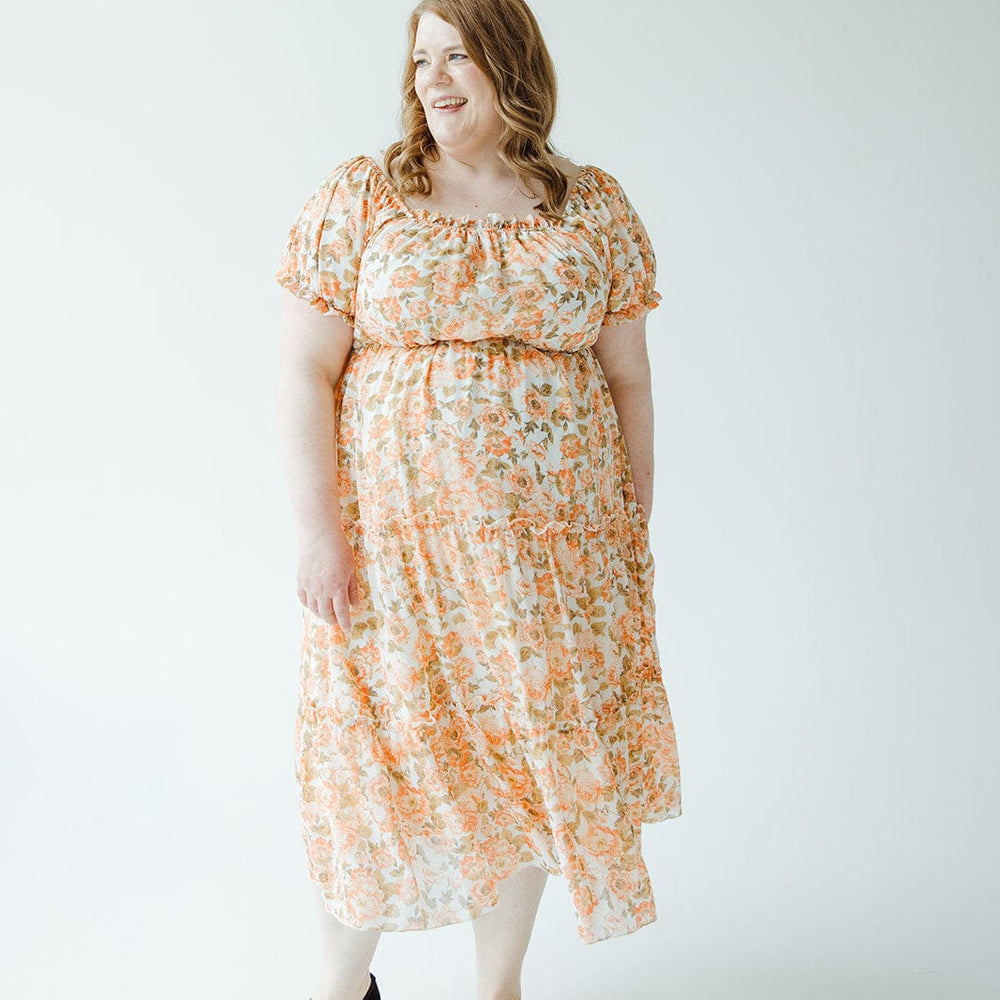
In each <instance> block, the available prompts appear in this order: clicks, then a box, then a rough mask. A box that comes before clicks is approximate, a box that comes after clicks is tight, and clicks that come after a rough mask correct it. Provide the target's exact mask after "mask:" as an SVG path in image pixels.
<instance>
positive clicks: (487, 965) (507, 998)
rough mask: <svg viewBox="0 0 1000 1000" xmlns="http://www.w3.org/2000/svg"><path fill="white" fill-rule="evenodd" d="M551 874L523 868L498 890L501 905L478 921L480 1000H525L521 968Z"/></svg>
mask: <svg viewBox="0 0 1000 1000" xmlns="http://www.w3.org/2000/svg"><path fill="white" fill-rule="evenodd" d="M547 879H548V872H546V871H545V870H544V869H543V868H538V867H536V866H535V865H531V866H529V867H525V868H521V869H520V870H519V871H516V872H514V874H513V875H511V876H510V877H509V878H506V879H504V881H503V882H501V883H500V885H499V886H497V890H498V893H499V896H500V903H499V905H498V906H496V907H494V909H492V910H490V912H489V913H484V914H483V915H482V916H481V917H476V919H475V920H473V921H472V929H473V931H474V933H475V937H476V1000H521V965H522V963H523V962H524V956H525V953H526V952H527V950H528V941H529V940H530V938H531V931H532V928H533V927H534V925H535V915H536V914H537V913H538V904H539V903H540V902H541V900H542V893H543V892H544V891H545V883H546V881H547Z"/></svg>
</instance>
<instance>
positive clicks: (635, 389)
mask: <svg viewBox="0 0 1000 1000" xmlns="http://www.w3.org/2000/svg"><path fill="white" fill-rule="evenodd" d="M594 353H595V354H596V355H597V360H598V361H599V362H600V364H601V368H602V370H603V371H604V377H605V379H606V380H607V383H608V387H609V388H610V389H611V396H612V398H613V399H614V403H615V410H616V411H617V413H618V422H619V423H620V424H621V428H622V435H623V436H624V438H625V447H626V449H627V451H628V459H629V465H630V466H631V469H632V481H633V483H634V485H635V497H636V502H637V503H638V504H639V506H640V507H641V508H642V512H643V519H644V520H645V521H647V522H648V521H649V517H650V514H651V512H652V508H653V394H652V380H651V377H650V369H649V355H648V354H647V351H646V317H645V316H642V317H640V318H639V319H637V320H630V321H628V322H627V323H619V324H616V325H614V326H610V327H607V328H606V329H604V330H602V331H601V333H600V335H599V336H598V338H597V340H596V342H595V343H594Z"/></svg>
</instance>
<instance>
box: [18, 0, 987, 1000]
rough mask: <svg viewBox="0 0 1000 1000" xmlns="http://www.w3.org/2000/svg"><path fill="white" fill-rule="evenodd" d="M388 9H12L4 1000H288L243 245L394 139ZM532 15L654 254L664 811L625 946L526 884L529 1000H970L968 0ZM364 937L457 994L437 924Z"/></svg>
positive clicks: (402, 984) (307, 913) (260, 426)
mask: <svg viewBox="0 0 1000 1000" xmlns="http://www.w3.org/2000/svg"><path fill="white" fill-rule="evenodd" d="M410 6H411V5H410V3H408V2H407V3H403V2H400V0H389V2H387V0H381V2H380V3H378V4H375V3H364V4H359V3H346V2H329V3H310V2H284V3H281V4H279V3H277V2H272V3H262V2H259V0H258V2H246V0H244V2H241V3H236V2H232V0H230V2H224V0H201V2H200V3H198V4H197V5H196V4H194V3H193V2H191V0H180V2H177V3H173V4H161V5H152V4H137V3H124V2H122V0H105V2H99V0H95V2H92V3H88V4H71V3H68V2H65V0H63V2H58V0H57V2H55V3H50V4H47V5H29V4H18V5H17V6H16V7H15V6H14V5H13V4H7V5H5V9H4V11H3V15H2V20H3V30H2V32H0V34H2V35H3V41H2V43H0V44H2V46H3V51H2V52H0V55H2V59H0V67H2V69H0V73H2V74H3V80H2V82H3V84H4V88H3V92H4V94H5V95H6V103H7V108H6V110H5V115H4V119H5V123H6V124H5V126H4V128H5V131H6V142H5V148H6V153H5V155H4V157H3V160H2V170H3V175H4V176H3V181H4V182H3V185H2V192H3V193H2V198H3V203H2V206H3V221H4V225H3V241H2V242H3V261H2V268H0V274H2V279H3V281H4V285H5V294H4V306H5V308H4V331H5V332H4V338H3V342H4V355H3V356H4V364H3V366H2V368H0V380H2V382H0V389H2V392H0V407H2V418H3V423H2V426H3V454H2V456H0V461H2V466H0V468H2V470H3V476H4V487H3V490H2V500H0V503H2V504H3V511H2V523H3V529H4V539H3V558H2V560H0V574H2V579H0V601H2V605H3V615H2V639H0V655H2V666H3V708H2V720H0V721H2V734H3V735H2V740H3V743H2V752H3V758H2V761H3V763H2V788H0V794H2V804H3V814H4V815H3V822H2V824H0V838H2V842H0V846H2V852H0V877H2V884H3V891H2V893H0V900H2V902H0V906H2V913H0V917H2V925H0V935H2V939H3V941H4V950H5V952H6V957H5V959H4V962H3V966H2V969H0V995H2V996H3V997H4V998H5V1000H39V998H43V997H73V998H74V1000H97V998H102V1000H103V998H115V1000H118V998H120V1000H166V998H170V1000H176V998H177V997H186V998H195V1000H201V998H205V1000H209V998H212V1000H224V998H233V1000H235V998H240V1000H277V998H285V1000H305V998H306V996H307V994H308V990H309V989H311V986H312V983H313V981H314V976H315V972H316V968H315V956H316V945H317V941H316V935H315V928H314V917H315V915H314V911H313V908H312V899H311V891H310V887H309V884H308V882H307V880H306V875H305V857H304V851H303V849H302V845H301V842H300V839H299V832H298V817H297V806H296V793H295V787H294V778H293V772H292V724H293V714H294V702H295V690H296V682H297V678H296V669H297V655H298V642H299V626H300V619H299V605H298V601H297V598H296V594H295V583H294V562H295V553H294V527H293V524H292V521H291V512H290V507H289V504H288V501H287V497H286V494H285V487H284V483H283V481H282V479H281V475H280V471H279V465H278V455H277V449H276V432H275V428H274V420H273V394H274V383H275V376H276V362H277V321H278V302H279V290H278V287H277V285H276V284H275V283H274V282H273V277H272V275H273V271H274V269H275V267H276V266H277V257H278V253H279V250H280V247H281V244H282V242H283V240H284V237H285V234H286V232H287V229H288V227H289V225H290V224H291V221H292V219H293V217H294V215H295V213H296V212H297V211H298V209H299V207H300V206H301V204H302V202H303V201H304V200H305V198H306V196H307V195H308V194H309V193H310V192H311V191H312V190H313V189H314V188H315V186H316V185H317V184H318V183H319V181H320V180H321V179H322V178H323V176H324V175H325V174H326V172H327V171H328V170H329V169H330V168H331V167H332V166H333V165H334V164H335V163H337V162H339V161H340V160H342V159H345V158H346V157H348V156H350V155H353V154H355V153H359V152H369V153H374V152H377V150H379V149H380V148H382V147H384V146H385V145H386V144H387V143H388V142H390V141H392V140H393V139H394V138H395V137H396V122H397V93H398V77H399V71H400V67H401V60H402V59H403V57H404V24H405V18H406V14H407V13H408V11H409V9H410ZM534 9H535V11H536V13H537V15H538V18H539V21H540V22H541V25H542V28H543V30H544V32H545V34H546V37H547V40H548V43H549V46H550V48H551V51H552V54H553V56H554V59H555V61H556V65H557V69H558V72H559V79H560V88H561V94H560V99H561V105H560V116H559V122H558V126H557V132H556V135H555V141H556V143H557V145H558V147H559V149H560V151H561V152H563V153H564V154H565V155H568V156H569V157H570V158H572V159H574V160H576V161H577V162H581V163H582V162H586V163H594V164H597V165H600V166H602V167H604V168H605V169H607V170H610V171H611V172H612V173H613V174H614V175H615V176H617V177H618V178H619V180H621V181H622V183H623V184H624V185H625V188H626V190H627V191H628V193H629V195H630V197H631V198H632V200H633V202H634V204H635V205H636V207H637V209H638V210H639V212H640V214H641V215H642V217H643V219H644V220H645V222H646V224H647V227H648V228H649V230H650V234H651V236H652V239H653V243H654V247H655V248H656V251H657V257H658V262H659V286H658V287H659V289H660V291H661V292H662V293H663V296H664V299H663V303H662V305H661V307H660V308H659V309H658V310H656V311H655V312H654V313H653V314H652V315H651V316H650V319H649V325H648V329H649V334H648V341H649V345H650V356H651V360H652V365H653V373H654V380H655V404H656V493H655V499H654V503H653V511H652V525H651V530H652V537H653V545H654V555H655V557H656V600H657V612H658V617H657V622H658V637H659V638H658V642H659V648H660V653H661V656H662V658H663V666H664V674H665V679H666V684H667V689H668V693H669V696H670V699H671V705H672V708H673V711H674V718H675V724H676V727H677V735H678V742H679V748H680V755H681V769H682V776H683V783H684V784H683V789H684V790H683V801H684V814H683V815H682V817H680V818H678V819H675V820H673V821H670V822H667V823H661V824H655V825H648V826H645V827H644V828H643V847H644V852H645V855H646V858H647V862H648V864H649V867H650V872H651V876H652V880H653V888H654V892H655V900H656V904H657V909H658V913H659V919H658V920H657V921H656V922H655V923H653V924H651V925H649V926H648V927H646V928H643V929H641V930H640V931H638V932H636V933H635V934H633V935H628V936H626V937H622V938H617V939H613V940H611V941H607V942H602V943H599V944H597V945H595V946H586V945H583V944H582V942H580V941H579V939H578V938H577V935H576V930H575V920H574V915H573V913H572V907H571V904H570V900H569V898H568V895H567V893H566V889H565V882H564V881H563V880H561V879H556V878H550V880H549V883H548V887H547V890H546V894H545V897H544V899H543V901H542V906H541V910H540V912H539V916H538V921H537V924H536V930H535V935H534V938H533V941H532V945H531V948H530V949H529V953H528V957H527V960H526V963H525V976H524V981H525V984H526V985H525V997H526V1000H540V998H541V997H543V996H545V997H550V998H564V1000H569V998H573V1000H598V998H608V997H611V998H617V997H624V996H644V997H652V998H674V997H676V998H678V1000H681V998H683V1000H707V998H718V1000H757V998H761V1000H764V998H767V1000H803V998H819V1000H827V998H829V1000H882V998H900V1000H903V998H906V1000H922V998H930V997H934V998H938V997H940V998H948V1000H955V998H960V1000H987V998H991V1000H992V998H995V997H996V996H998V995H1000V963H998V960H997V957H996V953H995V951H993V950H992V949H991V948H990V947H989V946H990V945H991V944H995V941H993V940H992V938H991V928H990V921H991V920H993V921H995V920H996V917H997V902H998V891H997V882H998V879H997V875H998V871H997V852H996V846H995V845H996V843H997V842H998V836H1000V829H998V826H1000V824H998V802H997V791H996V775H997V763H998V754H997V748H996V736H995V733H996V724H995V716H996V702H997V696H998V693H1000V692H998V681H997V676H998V667H1000V635H998V618H1000V614H998V608H1000V602H998V598H1000V586H998V583H1000V580H998V577H1000V551H998V550H1000V542H998V537H1000V536H998V525H997V511H1000V460H998V455H1000V450H998V448H1000V440H998V439H1000V412H998V411H1000V405H998V387H1000V380H998V376H1000V331H998V315H1000V313H998V293H997V282H996V277H997V273H998V270H1000V268H998V265H1000V244H998V239H997V232H998V224H1000V211H998V208H1000V198H998V190H997V178H998V176H1000V115H998V114H997V106H998V97H1000V70H998V66H1000V59H998V42H1000V6H998V5H997V4H996V3H991V2H987V0H984V2H974V0H936V2H930V0H907V2H904V0H831V2H827V3H814V2H802V0H759V2H746V0H708V2H705V3H699V4H691V3H678V2H673V0H644V2H632V3H618V4H608V3H605V2H598V0H574V2H573V3H569V2H568V0H536V2H535V4H534ZM990 279H993V280H992V282H991V280H990ZM992 930H995V924H994V926H993V928H992ZM373 968H374V971H375V973H376V976H377V977H378V979H379V983H380V986H381V987H382V993H383V996H384V997H385V998H386V1000H398V998H401V1000H430V998H435V1000H463V998H464V1000H467V998H469V997H471V995H472V983H473V979H472V970H473V950H472V933H471V927H470V926H469V925H463V924H459V925H455V926H451V927H446V928H439V929H436V930H432V931H424V932H410V933H397V934H385V935H383V938H382V941H381V943H380V945H379V950H378V952H377V954H376V958H375V964H374V966H373Z"/></svg>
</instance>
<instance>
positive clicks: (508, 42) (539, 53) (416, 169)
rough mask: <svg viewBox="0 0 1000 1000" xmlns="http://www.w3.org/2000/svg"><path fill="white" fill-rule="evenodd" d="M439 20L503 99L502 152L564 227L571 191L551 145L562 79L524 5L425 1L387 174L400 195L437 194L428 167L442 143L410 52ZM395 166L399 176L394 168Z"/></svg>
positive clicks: (417, 12) (490, 0) (413, 27)
mask: <svg viewBox="0 0 1000 1000" xmlns="http://www.w3.org/2000/svg"><path fill="white" fill-rule="evenodd" d="M427 13H431V14H436V15H437V16H438V17H440V18H441V19H442V20H443V21H447V22H448V23H449V24H450V25H452V26H453V27H454V28H455V29H457V31H458V33H459V34H460V35H461V36H462V42H463V43H464V45H465V47H466V49H467V51H468V54H469V57H470V58H471V59H472V61H473V62H474V63H475V64H476V65H477V66H478V67H479V68H480V69H481V70H482V71H483V72H484V73H485V74H486V76H487V77H488V78H489V80H490V82H491V83H492V84H493V89H494V91H495V92H496V109H497V114H498V115H499V116H500V119H501V120H502V121H503V130H502V133H501V136H500V141H499V144H498V148H497V152H498V153H499V155H500V159H501V160H503V161H504V163H506V164H507V165H508V166H509V167H511V168H512V169H513V170H514V171H515V172H516V174H517V176H518V177H519V178H520V179H521V180H523V181H527V180H528V179H529V178H536V179H538V180H540V181H541V182H542V185H543V188H544V191H545V193H544V195H543V196H542V200H541V202H540V203H539V206H538V207H539V208H540V210H541V214H542V215H544V216H546V217H548V218H550V219H553V220H557V219H558V218H559V209H560V207H561V206H562V203H563V200H564V199H565V197H566V195H567V193H568V190H569V181H568V180H567V178H566V175H565V174H564V173H563V172H562V171H561V170H560V169H559V168H558V167H557V166H556V164H555V160H554V158H553V154H554V153H555V152H556V150H555V147H554V146H553V145H552V144H551V142H550V141H549V135H550V133H551V131H552V124H553V122H554V121H555V116H556V74H555V67H554V66H553V65H552V58H551V56H550V55H549V51H548V49H547V48H546V47H545V41H544V39H543V38H542V33H541V30H540V29H539V27H538V22H537V21H536V20H535V16H534V14H532V12H531V11H530V10H529V8H528V5H527V4H526V3H525V2H524V0H421V2H420V3H418V4H417V6H416V7H414V9H413V12H412V13H411V14H410V19H409V23H408V34H409V46H410V47H409V50H408V52H407V57H406V68H405V69H404V71H403V84H402V96H403V106H402V111H401V115H400V123H401V126H402V130H401V131H402V138H401V139H400V140H398V141H396V142H394V143H393V144H392V145H391V146H389V147H388V149H386V151H385V157H384V162H385V173H386V176H387V177H388V178H389V179H390V181H391V183H392V184H393V185H394V186H395V188H396V190H397V192H398V193H400V194H421V195H428V194H430V193H431V179H430V175H429V174H428V172H427V166H426V164H427V163H428V162H434V161H436V160H437V159H438V157H439V155H440V154H439V151H438V148H437V143H435V141H434V137H433V135H431V131H430V128H429V127H428V125H427V116H426V115H425V114H424V108H423V105H422V104H421V103H420V98H419V97H417V91H416V87H415V85H414V79H415V77H416V66H415V64H414V62H413V59H412V58H411V56H410V53H412V51H413V46H414V44H415V42H416V35H417V24H418V23H419V21H420V17H421V15H422V14H427ZM394 165H395V168H396V169H395V170H394V169H393V166H394Z"/></svg>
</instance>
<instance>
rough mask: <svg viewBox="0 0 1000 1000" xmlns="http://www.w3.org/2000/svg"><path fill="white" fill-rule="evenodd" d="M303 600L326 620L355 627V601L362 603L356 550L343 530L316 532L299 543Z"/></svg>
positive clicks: (299, 575)
mask: <svg viewBox="0 0 1000 1000" xmlns="http://www.w3.org/2000/svg"><path fill="white" fill-rule="evenodd" d="M298 591H299V600H300V601H301V602H302V605H303V607H306V608H309V610H310V611H312V612H313V613H314V614H316V615H318V616H319V617H320V618H322V619H323V621H325V622H327V623H328V624H330V625H337V626H338V627H339V628H341V629H342V630H343V631H344V634H345V637H346V634H347V633H348V632H350V630H351V605H356V604H357V603H358V597H359V587H358V574H357V569H356V567H355V563H354V550H353V549H352V548H351V543H350V542H349V541H348V538H347V534H346V533H345V532H344V531H343V530H340V531H332V532H329V533H325V534H321V535H314V536H311V537H310V538H309V539H307V540H305V541H303V542H302V543H301V545H300V547H299V566H298Z"/></svg>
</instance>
